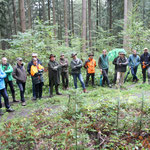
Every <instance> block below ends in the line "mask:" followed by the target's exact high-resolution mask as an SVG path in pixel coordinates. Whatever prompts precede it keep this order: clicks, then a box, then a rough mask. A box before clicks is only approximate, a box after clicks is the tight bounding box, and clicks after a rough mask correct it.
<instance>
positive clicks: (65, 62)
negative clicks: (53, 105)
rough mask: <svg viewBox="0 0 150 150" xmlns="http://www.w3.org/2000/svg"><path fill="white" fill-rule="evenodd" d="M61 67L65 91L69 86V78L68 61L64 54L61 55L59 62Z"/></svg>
mask: <svg viewBox="0 0 150 150" xmlns="http://www.w3.org/2000/svg"><path fill="white" fill-rule="evenodd" d="M59 63H60V65H61V66H62V67H61V77H62V83H63V89H64V90H66V89H68V85H69V77H68V66H69V65H68V60H67V59H66V58H65V57H64V54H61V56H60V61H59Z"/></svg>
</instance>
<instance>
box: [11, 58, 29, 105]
mask: <svg viewBox="0 0 150 150" xmlns="http://www.w3.org/2000/svg"><path fill="white" fill-rule="evenodd" d="M12 75H13V77H14V78H15V79H16V82H17V85H18V87H19V90H20V97H21V102H22V106H25V105H26V103H25V98H24V93H25V85H26V80H27V72H26V70H25V68H24V65H23V62H22V58H20V57H19V58H17V65H16V66H15V67H14V70H13V73H12Z"/></svg>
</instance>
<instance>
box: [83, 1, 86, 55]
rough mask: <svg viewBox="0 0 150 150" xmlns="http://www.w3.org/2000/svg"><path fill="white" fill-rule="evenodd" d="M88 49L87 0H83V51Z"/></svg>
mask: <svg viewBox="0 0 150 150" xmlns="http://www.w3.org/2000/svg"><path fill="white" fill-rule="evenodd" d="M85 50H86V0H82V51H83V52H84V51H85Z"/></svg>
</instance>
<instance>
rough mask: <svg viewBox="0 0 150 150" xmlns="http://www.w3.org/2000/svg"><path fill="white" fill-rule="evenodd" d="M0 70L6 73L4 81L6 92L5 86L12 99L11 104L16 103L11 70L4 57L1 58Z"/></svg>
mask: <svg viewBox="0 0 150 150" xmlns="http://www.w3.org/2000/svg"><path fill="white" fill-rule="evenodd" d="M0 68H1V69H2V71H3V72H5V73H6V78H5V79H4V80H5V86H6V90H7V86H8V85H9V87H10V90H11V94H12V98H13V102H18V101H17V100H16V98H15V89H14V85H13V76H12V72H13V68H12V66H11V65H10V64H9V63H7V58H6V57H3V58H2V64H0Z"/></svg>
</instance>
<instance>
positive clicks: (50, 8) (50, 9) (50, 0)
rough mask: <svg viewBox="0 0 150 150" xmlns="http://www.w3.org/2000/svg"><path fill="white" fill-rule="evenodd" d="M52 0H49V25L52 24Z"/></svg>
mask: <svg viewBox="0 0 150 150" xmlns="http://www.w3.org/2000/svg"><path fill="white" fill-rule="evenodd" d="M50 6H51V0H48V20H49V25H50V24H51V8H50Z"/></svg>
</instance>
